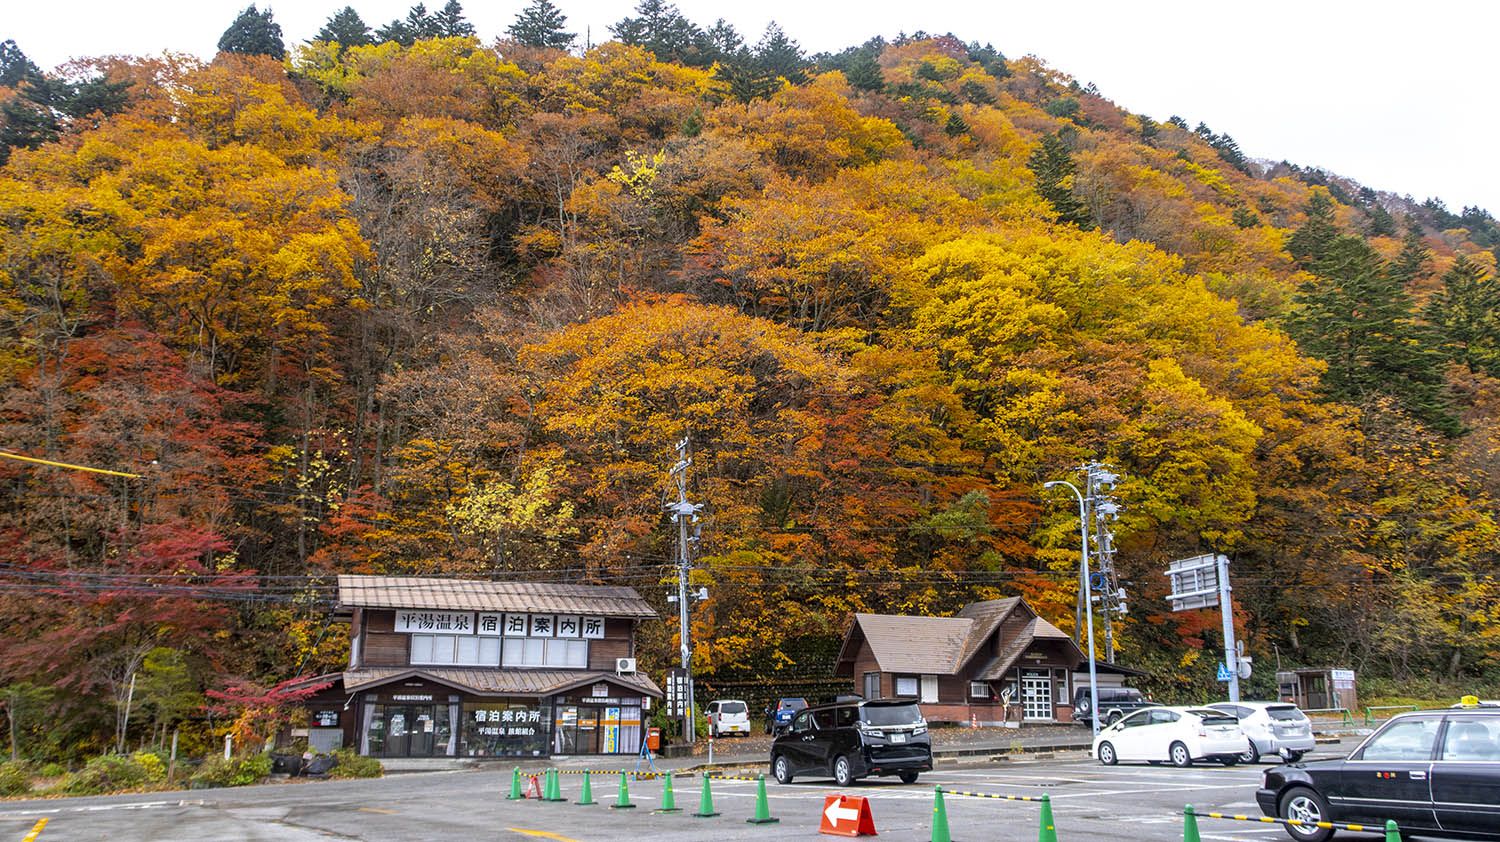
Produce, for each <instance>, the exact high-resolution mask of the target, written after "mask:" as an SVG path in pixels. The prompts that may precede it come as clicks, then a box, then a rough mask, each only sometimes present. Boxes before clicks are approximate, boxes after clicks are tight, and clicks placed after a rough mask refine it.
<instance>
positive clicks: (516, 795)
mask: <svg viewBox="0 0 1500 842" xmlns="http://www.w3.org/2000/svg"><path fill="white" fill-rule="evenodd" d="M525 797H526V796H525V794H524V793H522V792H521V767H520V766H517V767H515V768H514V769H512V770H511V772H510V795H507V796H505V800H506V801H520V800H521V799H522V798H525Z"/></svg>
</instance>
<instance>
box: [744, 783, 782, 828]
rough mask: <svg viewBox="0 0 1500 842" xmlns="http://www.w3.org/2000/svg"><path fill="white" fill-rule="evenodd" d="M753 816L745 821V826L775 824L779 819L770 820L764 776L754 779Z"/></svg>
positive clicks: (769, 805) (769, 806)
mask: <svg viewBox="0 0 1500 842" xmlns="http://www.w3.org/2000/svg"><path fill="white" fill-rule="evenodd" d="M755 783H756V793H755V816H754V818H749V819H745V823H746V824H776V823H777V822H779V821H781V819H773V818H771V803H770V802H769V801H767V800H766V776H765V775H761V776H759V777H758V778H756V781H755Z"/></svg>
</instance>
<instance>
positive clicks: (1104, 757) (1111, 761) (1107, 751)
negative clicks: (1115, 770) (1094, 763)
mask: <svg viewBox="0 0 1500 842" xmlns="http://www.w3.org/2000/svg"><path fill="white" fill-rule="evenodd" d="M1099 762H1100V763H1102V764H1104V765H1105V766H1113V765H1115V764H1116V763H1119V762H1120V758H1118V757H1116V756H1115V747H1114V746H1112V745H1110V744H1109V743H1100V744H1099Z"/></svg>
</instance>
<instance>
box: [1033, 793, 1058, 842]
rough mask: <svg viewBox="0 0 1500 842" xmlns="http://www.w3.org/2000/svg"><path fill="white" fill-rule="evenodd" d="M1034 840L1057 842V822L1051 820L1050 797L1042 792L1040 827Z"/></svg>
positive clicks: (1037, 841)
mask: <svg viewBox="0 0 1500 842" xmlns="http://www.w3.org/2000/svg"><path fill="white" fill-rule="evenodd" d="M1036 842H1057V824H1056V823H1055V822H1053V821H1052V799H1051V798H1049V797H1048V796H1047V793H1045V792H1044V793H1042V829H1041V831H1039V832H1038V833H1037V837H1036Z"/></svg>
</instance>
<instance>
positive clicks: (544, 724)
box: [458, 699, 552, 757]
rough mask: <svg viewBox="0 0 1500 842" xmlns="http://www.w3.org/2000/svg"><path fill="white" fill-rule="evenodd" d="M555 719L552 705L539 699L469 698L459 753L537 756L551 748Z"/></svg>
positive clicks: (483, 755) (488, 755)
mask: <svg viewBox="0 0 1500 842" xmlns="http://www.w3.org/2000/svg"><path fill="white" fill-rule="evenodd" d="M551 722H552V708H551V705H549V704H547V703H545V702H539V701H538V700H537V699H488V700H485V701H483V702H467V703H465V704H464V707H463V728H462V733H461V739H462V742H460V744H459V745H460V748H459V751H458V753H459V754H461V755H464V756H467V757H497V756H512V757H517V756H526V757H535V756H537V755H541V754H544V753H545V752H546V751H547V729H548V726H549V725H550V723H551Z"/></svg>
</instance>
